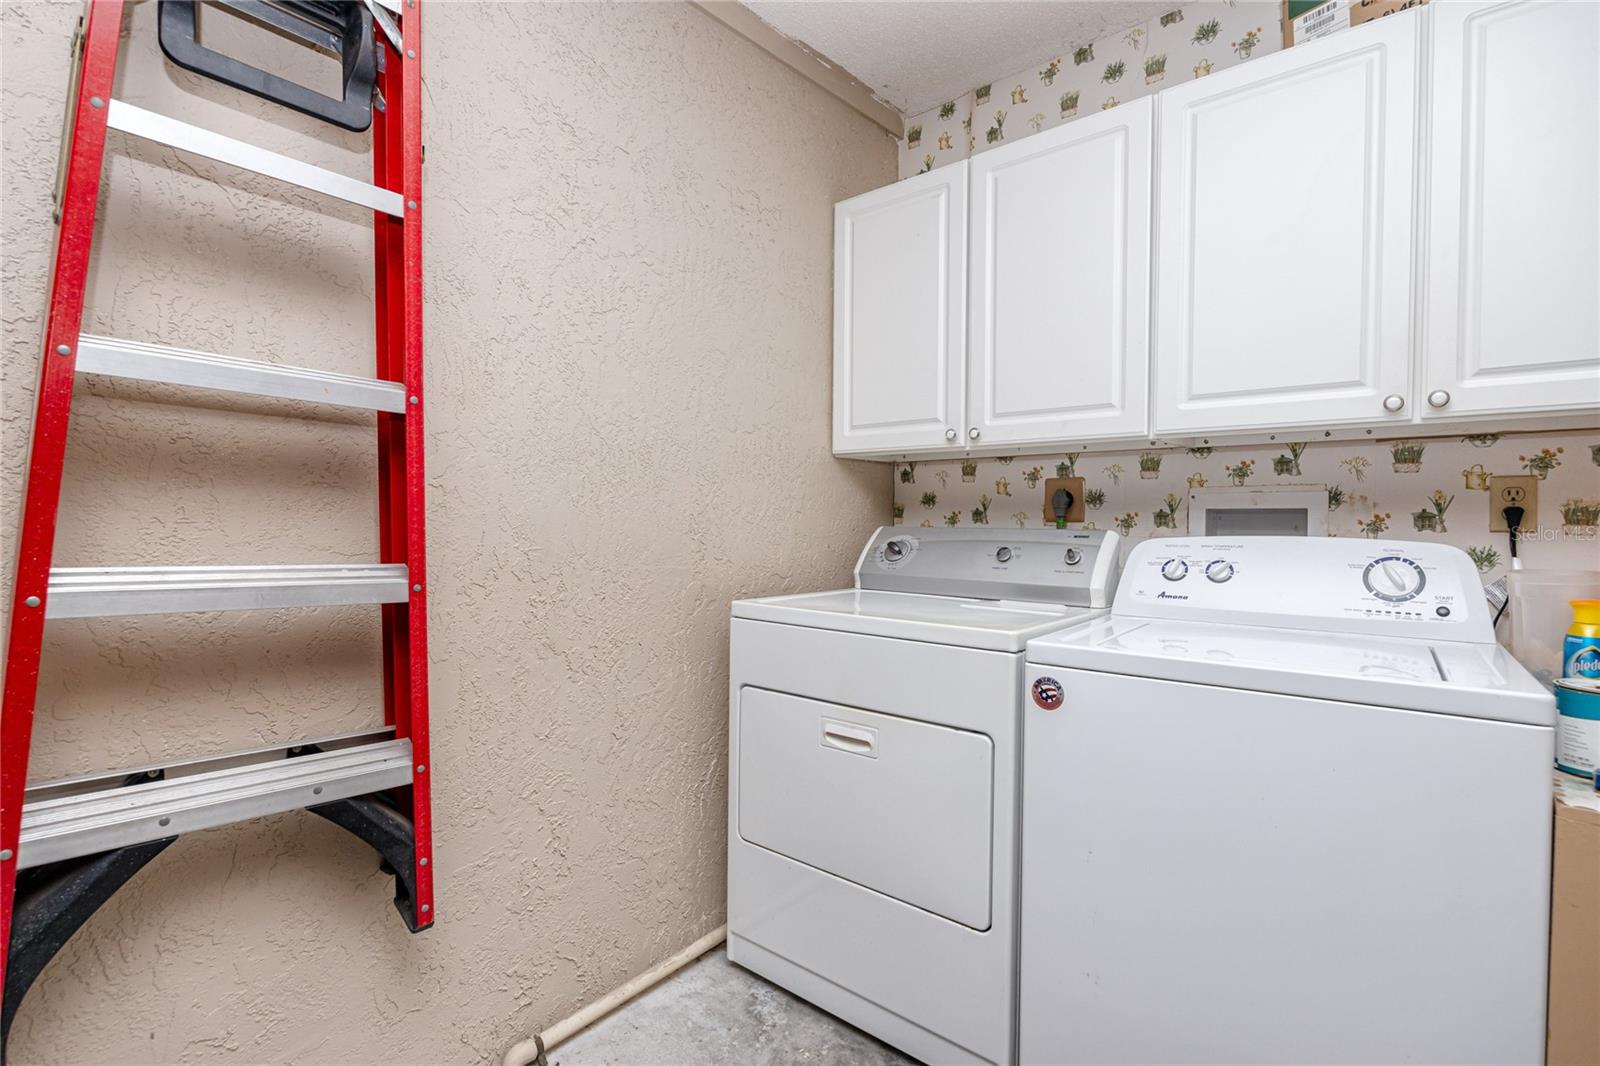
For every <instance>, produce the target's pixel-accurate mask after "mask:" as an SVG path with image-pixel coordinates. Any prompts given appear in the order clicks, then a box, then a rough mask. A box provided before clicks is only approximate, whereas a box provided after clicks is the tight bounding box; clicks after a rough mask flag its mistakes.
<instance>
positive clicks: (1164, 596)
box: [1156, 589, 1189, 600]
mask: <svg viewBox="0 0 1600 1066" xmlns="http://www.w3.org/2000/svg"><path fill="white" fill-rule="evenodd" d="M1188 598H1189V597H1187V596H1185V595H1183V594H1182V593H1180V592H1168V591H1167V590H1166V589H1162V590H1161V591H1160V592H1158V593H1156V599H1158V600H1186V599H1188Z"/></svg>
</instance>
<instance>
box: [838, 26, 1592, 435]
mask: <svg viewBox="0 0 1600 1066" xmlns="http://www.w3.org/2000/svg"><path fill="white" fill-rule="evenodd" d="M1424 56H1427V57H1428V60H1429V62H1428V63H1427V64H1426V65H1425V64H1424V63H1423V58H1424ZM1424 119H1426V122H1424ZM1424 164H1426V165H1424ZM969 184H970V199H971V204H970V212H969V210H968V206H969V205H968V197H969ZM836 219H837V223H836V231H835V241H836V257H837V258H836V268H835V270H836V277H835V339H834V450H835V451H836V452H837V453H839V454H841V455H872V456H875V457H879V458H888V457H891V456H893V455H897V454H911V455H922V456H927V455H946V456H949V455H959V454H961V453H963V452H965V451H970V450H981V451H986V452H990V453H1001V452H1007V451H1012V450H1015V451H1019V452H1026V451H1049V450H1055V449H1061V448H1073V447H1082V446H1083V444H1084V443H1085V442H1094V441H1108V442H1111V441H1115V442H1119V443H1126V442H1128V441H1130V440H1134V439H1139V438H1145V439H1167V440H1175V439H1176V440H1182V439H1195V438H1202V437H1204V438H1224V439H1226V438H1228V437H1230V436H1231V437H1241V438H1242V437H1247V436H1252V435H1266V434H1268V433H1271V432H1273V431H1277V430H1296V429H1302V428H1308V427H1328V430H1329V432H1330V433H1331V432H1333V431H1335V430H1337V431H1339V432H1342V433H1370V432H1375V431H1388V432H1391V433H1395V434H1401V433H1407V432H1423V431H1427V430H1428V428H1429V427H1430V426H1431V427H1432V429H1433V431H1435V432H1446V431H1454V430H1456V429H1461V430H1463V431H1467V432H1472V431H1473V429H1472V427H1474V426H1486V427H1489V428H1505V427H1506V426H1507V425H1516V424H1524V425H1525V424H1526V418H1527V416H1530V415H1543V416H1545V417H1546V418H1547V419H1549V420H1550V421H1552V422H1561V423H1562V424H1564V425H1574V424H1578V423H1579V422H1581V421H1583V420H1584V419H1585V418H1592V416H1593V414H1594V412H1595V411H1596V410H1597V409H1600V2H1588V0H1583V2H1565V0H1434V2H1433V3H1431V4H1429V5H1428V6H1427V7H1425V8H1419V9H1415V10H1412V11H1407V12H1402V13H1399V14H1396V15H1392V16H1389V17H1386V18H1382V19H1376V20H1374V21H1372V22H1370V23H1368V24H1366V25H1363V26H1360V27H1358V28H1355V29H1352V30H1349V31H1347V32H1342V33H1338V34H1335V35H1333V36H1331V37H1328V38H1324V39H1321V40H1315V41H1311V42H1308V43H1306V44H1302V45H1299V46H1297V47H1295V48H1293V49H1290V50H1287V51H1283V52H1279V53H1275V54H1273V55H1269V56H1263V57H1260V58H1258V59H1255V60H1252V61H1251V62H1249V63H1246V64H1242V65H1240V66H1237V67H1233V68H1231V69H1229V70H1225V71H1221V72H1219V73H1216V74H1213V75H1210V76H1208V77H1204V78H1197V79H1195V80H1193V81H1189V82H1185V83H1183V84H1180V85H1177V86H1174V87H1173V88H1170V89H1167V90H1166V91H1164V92H1161V93H1157V94H1155V95H1154V96H1152V97H1146V98H1144V99H1142V100H1139V101H1136V102H1132V103H1129V104H1124V105H1122V106H1120V107H1117V108H1115V109H1113V110H1111V111H1108V112H1105V113H1103V114H1099V115H1094V116H1090V117H1086V118H1084V119H1081V120H1079V121H1077V122H1075V123H1071V124H1068V125H1065V126H1061V127H1058V128H1056V129H1053V130H1050V131H1047V132H1044V133H1040V134H1037V135H1035V136H1032V137H1028V138H1025V139H1023V140H1020V141H1017V142H1014V143H1012V144H1009V145H1006V146H1003V147H998V148H995V149H993V150H991V151H988V152H986V153H984V154H982V155H980V156H978V157H976V158H974V159H973V160H971V161H969V162H966V163H962V164H959V165H955V166H950V167H946V168H943V169H940V170H935V171H932V172H931V173H928V174H924V175H919V176H917V177H915V178H911V179H909V180H907V181H903V182H900V183H898V184H896V185H892V186H890V187H888V188H886V189H881V190H878V191H877V192H873V193H869V194H867V195H866V196H861V197H857V198H856V199H854V200H849V201H846V202H845V203H842V204H840V205H839V207H838V210H837V213H836ZM1152 220H1154V223H1153V232H1152ZM1152 237H1153V239H1152ZM1152 246H1153V253H1152ZM1152 293H1153V297H1152V295H1151V294H1152ZM1518 419H1521V420H1522V422H1520V423H1519V422H1517V421H1516V420H1518Z"/></svg>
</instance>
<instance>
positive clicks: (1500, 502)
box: [1489, 474, 1539, 533]
mask: <svg viewBox="0 0 1600 1066" xmlns="http://www.w3.org/2000/svg"><path fill="white" fill-rule="evenodd" d="M1507 507H1520V508H1522V526H1521V527H1520V528H1521V529H1522V530H1523V532H1527V531H1528V530H1531V529H1532V528H1533V527H1534V526H1536V525H1538V524H1539V523H1538V517H1539V479H1538V478H1536V477H1534V476H1533V475H1532V474H1490V475H1489V532H1491V533H1506V532H1509V530H1507V529H1506V515H1505V509H1506V508H1507Z"/></svg>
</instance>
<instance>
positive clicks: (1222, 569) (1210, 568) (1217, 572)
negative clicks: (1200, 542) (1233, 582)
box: [1206, 559, 1233, 585]
mask: <svg viewBox="0 0 1600 1066" xmlns="http://www.w3.org/2000/svg"><path fill="white" fill-rule="evenodd" d="M1206 577H1207V578H1208V579H1210V580H1212V581H1215V582H1216V583H1217V584H1219V585H1220V584H1222V583H1223V582H1224V581H1227V580H1228V579H1229V578H1231V577H1233V564H1232V563H1230V562H1228V560H1226V559H1213V560H1211V561H1210V562H1209V563H1207V564H1206Z"/></svg>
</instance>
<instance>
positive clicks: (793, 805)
mask: <svg viewBox="0 0 1600 1066" xmlns="http://www.w3.org/2000/svg"><path fill="white" fill-rule="evenodd" d="M738 760H739V826H738V832H739V836H740V837H742V838H743V839H744V840H746V841H748V842H750V843H751V844H755V845H758V846H760V847H764V848H768V849H770V850H772V851H775V852H778V853H779V854H781V855H785V856H787V857H788V858H791V859H794V860H795V861H797V862H802V863H805V864H806V865H808V866H813V867H816V868H817V869H819V870H823V871H825V872H827V873H830V874H833V875H834V876H836V877H842V878H845V879H846V880H849V881H853V882H855V883H856V884H858V885H861V886H863V887H865V888H870V889H872V890H873V891H876V892H881V893H883V894H884V895H887V896H892V897H894V898H895V899H898V900H901V901H902V902H905V903H908V904H910V905H912V906H914V907H920V908H921V909H923V910H927V911H931V912H933V913H934V914H938V915H941V916H943V917H945V918H949V919H951V920H952V921H956V922H960V923H961V924H962V925H966V926H969V927H971V928H973V929H977V930H979V931H982V930H985V929H987V928H989V921H990V914H989V903H990V887H989V886H990V873H991V871H990V861H989V857H990V834H991V826H992V825H993V822H994V799H993V795H994V785H993V782H994V742H993V741H991V740H990V739H989V738H988V737H987V736H985V735H983V734H982V733H974V732H970V731H968V730H964V729H951V728H949V727H947V726H941V725H931V724H929V723H927V722H918V721H914V720H912V719H909V718H897V717H895V716H893V715H886V714H876V713H874V712H872V711H862V710H857V709H856V708H854V707H846V706H842V705H840V704H835V703H824V702H822V701H820V700H811V699H804V698H802V697H799V696H790V695H786V694H784V693H781V692H769V691H767V690H766V689H759V688H748V687H747V688H745V689H743V690H742V691H741V693H740V700H739V752H738Z"/></svg>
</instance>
